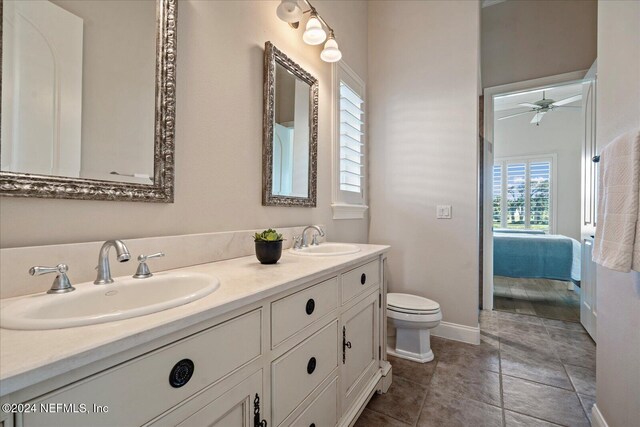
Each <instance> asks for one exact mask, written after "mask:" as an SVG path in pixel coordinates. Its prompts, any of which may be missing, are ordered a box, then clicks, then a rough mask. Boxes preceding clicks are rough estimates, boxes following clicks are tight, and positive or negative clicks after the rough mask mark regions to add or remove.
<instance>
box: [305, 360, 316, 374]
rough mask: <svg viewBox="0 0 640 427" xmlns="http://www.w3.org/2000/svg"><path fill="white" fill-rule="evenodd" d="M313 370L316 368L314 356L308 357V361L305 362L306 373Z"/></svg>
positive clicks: (311, 372)
mask: <svg viewBox="0 0 640 427" xmlns="http://www.w3.org/2000/svg"><path fill="white" fill-rule="evenodd" d="M315 370H316V358H315V357H312V358H311V359H309V362H308V363H307V374H309V375H311V374H313V371H315Z"/></svg>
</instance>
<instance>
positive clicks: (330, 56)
mask: <svg viewBox="0 0 640 427" xmlns="http://www.w3.org/2000/svg"><path fill="white" fill-rule="evenodd" d="M341 58H342V52H340V49H338V43H337V42H336V39H334V38H333V37H329V40H327V42H326V43H325V44H324V49H323V50H322V52H321V53H320V59H322V60H323V61H324V62H338V61H340V59H341Z"/></svg>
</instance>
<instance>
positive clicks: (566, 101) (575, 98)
mask: <svg viewBox="0 0 640 427" xmlns="http://www.w3.org/2000/svg"><path fill="white" fill-rule="evenodd" d="M581 99H582V94H581V93H579V94H577V95H573V96H570V97H569V98H565V99H561V100H560V101H556V102H554V103H553V104H551V105H553V106H554V107H562V106H563V105H565V104H571V103H572V102H576V101H579V100H581Z"/></svg>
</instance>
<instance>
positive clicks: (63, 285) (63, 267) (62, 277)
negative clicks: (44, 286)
mask: <svg viewBox="0 0 640 427" xmlns="http://www.w3.org/2000/svg"><path fill="white" fill-rule="evenodd" d="M67 271H69V266H68V265H67V264H58V265H56V266H55V267H43V266H35V267H31V268H30V269H29V274H30V275H32V276H41V275H43V274H49V273H57V275H56V278H55V279H53V284H52V285H51V289H49V290H48V291H47V293H48V294H63V293H66V292H71V291H75V290H76V288H74V287H73V286H71V281H70V280H69V277H68V276H67Z"/></svg>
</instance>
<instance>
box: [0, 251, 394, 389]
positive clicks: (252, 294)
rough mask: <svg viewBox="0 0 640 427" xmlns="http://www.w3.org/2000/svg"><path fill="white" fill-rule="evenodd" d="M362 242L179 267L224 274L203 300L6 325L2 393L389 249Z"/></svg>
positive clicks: (0, 356) (0, 343) (0, 351)
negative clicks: (309, 253)
mask: <svg viewBox="0 0 640 427" xmlns="http://www.w3.org/2000/svg"><path fill="white" fill-rule="evenodd" d="M357 246H359V247H360V249H361V251H360V252H358V253H355V254H351V255H343V256H332V257H331V256H328V257H304V256H297V255H294V254H291V253H289V251H288V250H284V251H283V253H282V258H281V259H280V261H278V263H277V264H275V265H262V264H260V263H259V262H258V261H257V260H256V258H255V256H253V255H251V256H246V257H242V258H235V259H231V260H226V261H219V262H213V263H209V264H201V265H196V266H192V267H185V268H180V269H178V270H181V271H190V272H199V273H205V274H210V275H212V276H216V277H217V278H218V279H220V283H221V284H220V288H219V289H218V290H217V291H215V292H213V293H212V294H210V295H208V296H206V297H204V298H202V299H200V300H197V301H194V302H192V303H189V304H186V305H183V306H180V307H176V308H172V309H169V310H165V311H160V312H157V313H153V314H149V315H146V316H141V317H135V318H131V319H126V320H120V321H116V322H110V323H103V324H98V325H90V326H82V327H76V328H68V329H54V330H46V331H18V330H9V329H0V396H5V395H7V394H9V393H12V392H14V391H17V390H20V389H23V388H25V387H28V386H31V385H34V384H37V383H39V382H41V381H44V380H47V379H50V378H53V377H55V376H58V375H60V374H64V373H66V372H69V371H71V370H73V369H77V368H80V367H83V366H86V365H88V364H90V363H93V362H96V361H99V360H102V359H105V358H107V357H109V356H112V355H115V354H117V353H120V352H122V351H126V350H129V349H131V348H134V347H136V346H139V345H142V344H146V343H149V342H151V341H153V340H155V339H157V338H160V337H163V336H165V335H168V334H171V333H173V332H176V331H180V330H181V329H184V328H187V327H190V326H193V325H195V324H198V323H200V322H203V321H206V320H208V319H212V318H214V317H216V316H219V315H222V314H225V313H228V312H230V311H232V310H235V309H237V308H240V307H242V306H245V305H248V304H251V303H254V302H257V301H259V300H261V299H264V298H268V297H270V296H273V295H275V294H277V293H280V292H283V291H286V290H288V289H291V288H293V287H295V286H298V285H301V284H303V283H307V282H310V281H313V280H315V279H316V278H319V277H320V276H323V275H326V274H329V273H331V272H332V271H335V270H338V269H340V268H345V267H349V266H350V265H355V264H357V263H359V262H361V261H363V260H364V259H366V258H372V257H374V256H376V255H379V254H381V253H383V252H386V251H388V250H389V246H382V245H364V244H360V245H357ZM115 280H116V281H117V278H116V279H115ZM52 297H53V298H55V295H53V296H52ZM0 303H2V301H0Z"/></svg>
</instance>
